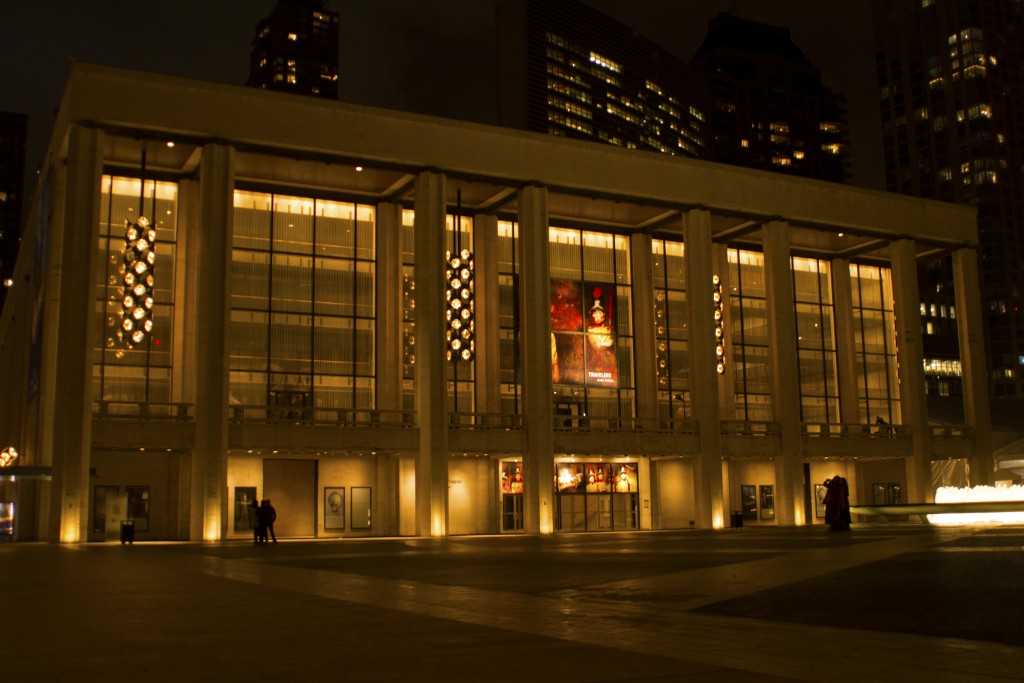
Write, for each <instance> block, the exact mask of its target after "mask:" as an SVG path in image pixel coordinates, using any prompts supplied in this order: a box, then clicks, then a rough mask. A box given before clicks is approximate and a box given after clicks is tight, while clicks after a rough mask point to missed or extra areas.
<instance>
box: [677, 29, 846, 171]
mask: <svg viewBox="0 0 1024 683" xmlns="http://www.w3.org/2000/svg"><path fill="white" fill-rule="evenodd" d="M691 65H692V66H693V68H694V69H697V70H698V71H699V72H700V73H702V74H703V75H704V76H705V77H706V78H707V80H708V87H709V89H710V93H711V109H710V130H711V135H710V136H709V137H710V138H711V141H712V142H711V146H712V150H713V151H712V155H711V157H710V158H712V159H714V160H715V161H721V162H723V163H727V164H737V165H739V166H747V167H749V168H760V169H764V170H768V171H777V172H780V173H791V174H793V175H798V176H803V177H805V178H818V179H820V180H829V181H832V182H836V183H843V182H847V181H848V180H849V179H850V153H849V128H848V124H847V118H846V98H844V97H843V96H842V95H838V94H836V93H834V92H832V90H830V89H829V88H827V87H825V86H824V85H823V84H822V82H821V71H820V70H819V69H818V68H817V67H816V66H814V64H812V63H811V61H810V60H809V59H807V57H806V56H805V55H804V54H803V52H801V51H800V49H799V48H798V47H797V46H796V45H795V44H794V43H793V41H792V39H791V38H790V34H789V29H788V28H781V27H775V26H769V25H767V24H762V23H759V22H756V21H751V20H749V19H741V18H739V17H735V16H733V15H731V14H729V13H728V12H723V13H722V14H720V15H718V16H717V17H716V18H714V19H712V20H711V21H710V22H708V35H707V36H706V37H705V38H704V41H703V42H702V43H701V45H700V47H699V48H698V49H697V53H696V54H695V55H694V56H693V59H692V60H691Z"/></svg>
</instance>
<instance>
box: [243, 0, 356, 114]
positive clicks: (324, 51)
mask: <svg viewBox="0 0 1024 683" xmlns="http://www.w3.org/2000/svg"><path fill="white" fill-rule="evenodd" d="M325 7H326V2H325V1H324V0H278V1H277V4H276V5H275V6H274V9H273V10H272V11H271V13H270V16H268V17H267V18H266V19H264V20H262V21H261V22H260V23H259V24H258V25H257V26H256V35H255V37H254V38H253V41H252V48H251V52H250V63H249V80H248V81H247V82H246V85H249V86H252V87H256V88H264V89H267V90H279V91H281V92H290V93H297V94H300V95H311V96H314V97H323V98H325V99H331V100H336V99H338V13H337V12H329V11H327V10H326V9H325Z"/></svg>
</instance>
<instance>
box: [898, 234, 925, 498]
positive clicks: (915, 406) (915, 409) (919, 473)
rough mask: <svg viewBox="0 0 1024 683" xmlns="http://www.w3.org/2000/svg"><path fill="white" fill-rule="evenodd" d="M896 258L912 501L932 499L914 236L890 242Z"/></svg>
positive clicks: (902, 405)
mask: <svg viewBox="0 0 1024 683" xmlns="http://www.w3.org/2000/svg"><path fill="white" fill-rule="evenodd" d="M889 253H890V258H891V261H892V289H893V308H894V312H895V318H896V362H897V363H899V380H900V412H901V417H902V421H903V424H904V425H907V426H908V427H910V430H911V435H912V436H913V440H914V441H913V455H912V456H911V458H910V459H909V460H908V461H907V488H908V491H907V494H908V496H909V500H908V502H911V503H932V502H934V501H935V491H934V490H933V489H932V485H931V481H932V472H931V434H930V432H929V429H928V402H927V397H926V394H925V387H924V346H923V341H922V339H921V308H920V301H921V294H920V292H919V291H918V286H917V258H916V256H915V247H914V242H913V240H897V241H895V242H893V243H892V244H891V245H890V246H889Z"/></svg>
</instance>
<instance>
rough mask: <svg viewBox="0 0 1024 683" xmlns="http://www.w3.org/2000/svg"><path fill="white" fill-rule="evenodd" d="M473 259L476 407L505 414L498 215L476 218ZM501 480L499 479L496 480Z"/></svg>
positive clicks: (483, 411)
mask: <svg viewBox="0 0 1024 683" xmlns="http://www.w3.org/2000/svg"><path fill="white" fill-rule="evenodd" d="M473 260H474V263H475V269H476V272H475V274H474V282H473V286H474V288H475V293H476V296H475V297H474V298H475V301H476V309H475V316H474V317H475V319H476V326H475V331H476V361H475V362H474V370H475V373H476V374H475V383H476V385H475V393H476V410H477V412H479V413H488V414H490V415H499V414H501V346H500V344H501V340H500V337H499V334H498V332H499V330H498V325H499V323H498V312H499V311H498V308H499V306H498V218H497V216H494V215H493V214H480V215H478V216H475V217H474V218H473ZM495 481H497V479H496V480H495Z"/></svg>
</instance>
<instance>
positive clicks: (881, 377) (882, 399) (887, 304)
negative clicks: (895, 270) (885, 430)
mask: <svg viewBox="0 0 1024 683" xmlns="http://www.w3.org/2000/svg"><path fill="white" fill-rule="evenodd" d="M850 278H851V280H852V286H853V325H854V348H855V349H856V354H857V392H858V397H859V407H860V420H859V421H860V422H862V423H873V422H875V420H876V419H877V418H879V417H881V418H882V419H883V420H885V421H886V422H888V423H889V424H898V423H900V422H901V421H902V420H901V418H900V405H899V402H900V392H899V380H898V378H897V372H896V323H895V316H894V315H893V298H892V274H891V271H890V270H889V269H888V268H880V267H878V266H866V265H859V264H856V263H852V264H850Z"/></svg>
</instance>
